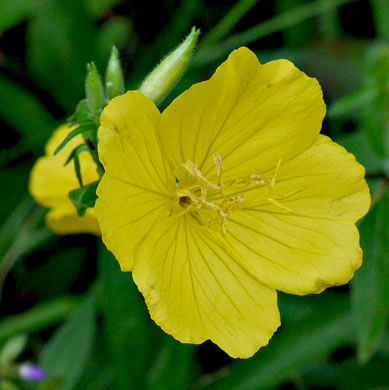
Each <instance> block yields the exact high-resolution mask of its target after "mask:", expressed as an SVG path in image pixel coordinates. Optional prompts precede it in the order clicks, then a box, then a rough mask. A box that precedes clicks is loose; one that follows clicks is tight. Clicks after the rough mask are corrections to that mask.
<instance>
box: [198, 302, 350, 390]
mask: <svg viewBox="0 0 389 390" xmlns="http://www.w3.org/2000/svg"><path fill="white" fill-rule="evenodd" d="M353 339H354V334H353V322H352V317H351V314H350V312H349V310H348V300H347V298H346V297H339V298H338V299H337V300H336V301H335V302H334V300H331V301H329V302H328V303H327V304H322V305H321V307H320V311H318V312H315V313H313V315H312V316H311V317H310V318H304V319H303V320H301V321H299V322H295V323H294V324H293V325H292V326H289V327H287V328H284V329H283V328H281V330H280V332H279V333H278V334H277V333H276V335H275V336H274V337H273V339H272V340H270V343H269V345H268V346H267V347H265V348H263V349H261V350H260V351H259V352H258V353H257V354H256V355H255V356H254V357H252V358H251V359H249V360H243V361H235V362H233V363H232V364H231V365H230V366H229V368H228V370H227V373H226V376H225V377H224V378H221V379H219V380H218V381H217V382H214V383H212V384H210V385H209V386H206V387H205V389H207V390H208V389H212V390H214V389H229V390H238V389H239V390H246V389H247V390H252V389H261V390H265V389H271V388H275V387H276V386H278V385H280V384H282V383H285V382H287V381H288V380H289V378H290V377H291V376H292V375H294V374H295V373H296V371H302V370H304V369H306V368H307V367H308V366H309V365H310V364H312V363H314V362H315V361H318V360H319V359H323V358H325V357H327V356H328V355H329V354H330V353H331V352H332V351H333V350H334V349H335V348H337V347H339V346H341V345H344V344H347V343H349V342H350V341H352V340H353Z"/></svg>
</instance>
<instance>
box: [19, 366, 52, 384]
mask: <svg viewBox="0 0 389 390" xmlns="http://www.w3.org/2000/svg"><path fill="white" fill-rule="evenodd" d="M19 376H20V378H22V379H25V380H28V381H43V380H44V379H46V377H47V374H46V372H45V371H43V370H42V369H41V368H40V367H38V366H35V365H33V364H29V363H24V364H21V365H20V366H19Z"/></svg>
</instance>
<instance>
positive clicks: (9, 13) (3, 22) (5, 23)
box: [0, 0, 44, 35]
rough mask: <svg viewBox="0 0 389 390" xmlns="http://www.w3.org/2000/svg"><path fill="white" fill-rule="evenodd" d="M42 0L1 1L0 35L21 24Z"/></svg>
mask: <svg viewBox="0 0 389 390" xmlns="http://www.w3.org/2000/svg"><path fill="white" fill-rule="evenodd" d="M42 3H44V0H29V1H25V0H1V2H0V35H1V34H2V33H3V32H4V31H5V30H7V29H9V28H11V27H13V26H15V25H17V24H19V23H21V22H23V20H24V19H26V18H28V17H29V16H30V15H31V14H32V13H33V12H34V11H35V10H36V9H37V8H38V7H39V6H40V5H41V4H42Z"/></svg>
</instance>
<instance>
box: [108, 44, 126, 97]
mask: <svg viewBox="0 0 389 390" xmlns="http://www.w3.org/2000/svg"><path fill="white" fill-rule="evenodd" d="M105 88H106V91H107V97H108V99H109V100H110V99H112V98H114V97H115V96H118V95H122V94H123V93H124V78H123V71H122V67H121V65H120V60H119V52H118V49H116V47H115V46H113V47H112V51H111V57H110V58H109V62H108V66H107V72H106V75H105Z"/></svg>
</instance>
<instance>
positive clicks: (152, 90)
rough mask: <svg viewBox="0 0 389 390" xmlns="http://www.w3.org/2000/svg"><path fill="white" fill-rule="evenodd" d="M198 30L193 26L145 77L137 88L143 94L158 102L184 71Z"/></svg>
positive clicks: (198, 32)
mask: <svg viewBox="0 0 389 390" xmlns="http://www.w3.org/2000/svg"><path fill="white" fill-rule="evenodd" d="M199 34H200V30H198V29H196V28H195V27H193V28H192V31H191V32H190V34H189V35H188V37H187V38H186V39H185V40H184V42H182V43H181V44H180V45H179V46H178V47H177V48H176V49H175V50H174V51H172V52H171V53H170V54H169V55H167V56H166V57H165V58H164V59H163V60H162V61H161V63H160V64H159V65H158V66H157V67H156V68H155V69H154V70H153V71H152V72H151V73H150V74H149V75H148V76H147V77H146V79H145V80H144V81H143V83H142V85H141V87H140V88H139V89H140V90H141V91H142V92H143V94H144V95H145V96H147V97H148V98H149V99H151V100H153V101H154V102H155V103H160V102H161V100H162V99H163V98H164V97H165V96H166V95H167V94H168V92H169V91H170V90H171V89H172V88H173V87H174V86H175V85H176V83H177V81H178V80H179V79H180V77H181V76H182V75H183V73H184V72H185V70H186V68H187V66H188V64H189V60H190V58H191V56H192V52H193V49H194V47H195V45H196V42H197V38H198V36H199Z"/></svg>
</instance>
